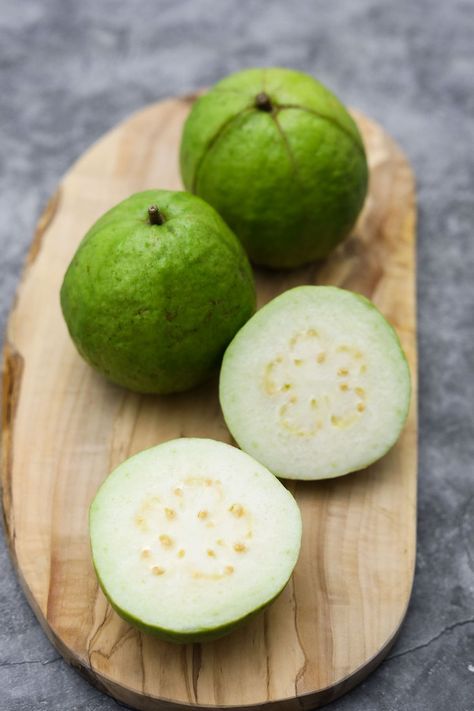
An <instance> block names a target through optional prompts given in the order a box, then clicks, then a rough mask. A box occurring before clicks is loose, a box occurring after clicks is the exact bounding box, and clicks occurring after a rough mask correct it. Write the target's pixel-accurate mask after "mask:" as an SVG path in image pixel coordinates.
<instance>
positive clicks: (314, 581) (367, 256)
mask: <svg viewBox="0 0 474 711" xmlns="http://www.w3.org/2000/svg"><path fill="white" fill-rule="evenodd" d="M192 100H193V99H192V97H190V98H186V99H181V100H170V101H164V102H162V103H159V104H156V105H153V106H150V107H149V108H146V109H144V110H143V111H141V112H139V113H138V114H136V115H134V116H132V118H130V119H129V120H128V121H126V122H125V123H123V124H122V125H120V126H119V127H118V128H117V129H115V130H113V131H112V132H111V133H109V134H107V135H106V136H105V137H104V138H103V139H102V140H100V141H99V142H98V143H97V144H95V145H94V146H93V147H92V148H91V149H90V150H89V151H88V152H87V153H86V154H85V155H84V156H83V157H82V158H81V159H80V160H79V161H78V162H77V163H76V164H75V165H74V166H73V168H72V169H71V170H70V172H69V173H68V174H67V176H66V177H65V179H64V180H63V182H62V185H61V187H60V190H59V191H58V193H57V195H56V196H55V198H54V199H53V200H52V202H51V203H50V205H49V207H48V209H47V211H46V214H45V216H44V217H43V218H42V219H41V221H40V224H39V228H38V231H37V234H36V237H35V240H34V242H33V246H32V248H31V252H30V257H29V260H28V262H27V265H26V268H25V272H24V275H23V278H22V281H21V284H20V287H19V290H18V294H17V300H16V304H15V306H14V309H13V311H12V313H11V316H10V320H9V324H8V331H7V340H6V348H5V353H4V393H3V430H2V442H3V447H2V462H3V467H2V484H3V505H4V517H5V522H6V530H7V535H8V538H9V542H10V545H11V550H12V555H13V559H14V561H15V565H16V567H17V570H18V574H19V576H20V579H21V581H22V584H23V587H24V589H25V592H26V595H27V597H28V600H29V601H30V603H31V604H32V606H33V608H34V610H35V613H36V615H37V616H38V619H39V620H40V622H41V624H42V626H43V628H44V629H45V631H46V633H47V634H48V636H49V637H50V638H51V639H52V640H53V642H54V643H55V644H56V646H57V647H58V649H60V651H61V653H62V654H63V655H64V656H65V657H66V659H67V660H68V661H69V662H70V663H72V664H74V665H75V666H77V667H78V668H79V669H80V671H82V673H84V674H85V675H86V676H87V677H88V678H89V679H90V680H91V681H92V682H93V683H94V684H96V685H97V686H99V687H100V688H102V689H103V690H105V691H107V692H108V693H110V694H112V695H114V696H115V697H116V698H118V699H120V700H122V701H124V702H126V703H128V704H130V705H132V706H135V707H136V708H139V709H144V710H153V711H154V710H156V709H168V708H170V709H171V708H176V706H182V707H184V706H186V705H189V704H191V705H198V706H201V707H203V708H206V707H222V706H237V707H242V706H249V707H252V708H256V707H259V706H262V705H266V706H272V707H273V708H274V709H278V710H280V709H281V710H285V711H287V710H290V709H300V708H303V709H310V708H315V707H316V706H319V705H322V704H324V703H327V702H328V701H330V700H332V699H334V698H336V697H337V696H339V695H340V694H342V693H344V692H345V691H347V690H348V689H350V688H351V687H352V686H354V685H355V684H356V683H357V682H358V681H360V680H361V679H362V678H364V676H366V674H367V673H368V672H369V671H370V670H371V669H372V668H374V667H375V666H376V665H377V664H378V663H379V661H380V660H381V659H382V658H383V656H384V654H385V653H386V651H387V650H388V648H389V646H390V644H391V643H392V641H393V639H394V637H395V635H396V634H397V631H398V629H399V626H400V624H401V622H402V620H403V617H404V615H405V611H406V608H407V604H408V600H409V596H410V590H411V585H412V578H413V569H414V559H415V527H416V463H417V462H416V457H417V427H416V339H415V287H414V284H415V265H414V246H415V190H414V182H413V176H412V173H411V170H410V167H409V165H408V163H407V161H406V159H405V158H404V156H403V154H402V153H401V151H400V149H399V148H398V147H397V146H396V145H395V143H394V142H393V141H392V140H391V139H390V138H389V137H388V136H387V135H386V133H384V132H383V130H382V129H381V128H380V127H379V126H377V125H376V124H375V123H374V122H372V121H370V120H369V119H367V118H365V117H363V116H362V115H359V114H355V116H356V120H357V122H358V124H359V126H360V128H361V131H362V134H363V137H364V141H365V144H366V146H367V150H368V155H369V162H370V169H371V178H370V192H369V196H368V199H367V203H366V206H365V209H364V212H363V214H362V216H361V218H360V220H359V223H358V225H357V227H356V229H355V231H354V235H353V236H352V237H350V238H349V239H348V240H347V241H346V242H345V243H344V244H343V245H342V246H341V247H340V248H339V249H338V250H337V251H336V252H335V253H334V254H333V256H332V257H331V258H330V259H328V260H327V261H326V262H324V263H320V264H315V265H312V266H310V267H307V268H304V269H299V270H296V271H292V272H286V273H282V272H265V271H258V272H256V279H257V284H258V294H259V303H260V304H263V303H265V302H266V301H268V300H269V299H270V298H272V297H273V296H275V295H276V294H278V293H281V292H282V291H284V290H285V289H288V288H290V287H292V286H296V285H298V284H308V283H317V284H336V285H339V286H343V287H346V288H349V289H353V290H356V291H359V292H361V293H363V294H365V295H367V296H369V297H370V298H372V299H373V300H374V301H375V302H376V303H377V304H378V306H379V307H380V308H381V310H382V311H383V312H384V313H385V314H386V316H388V318H389V319H390V320H391V322H392V323H393V324H394V325H395V327H396V328H397V330H398V333H399V334H400V337H401V339H402V342H403V345H404V348H405V350H406V352H407V354H408V358H409V361H410V365H411V372H412V376H413V380H414V385H415V388H414V393H415V395H414V397H413V402H412V407H411V412H410V417H409V421H408V424H407V427H406V429H405V431H404V433H403V435H402V437H401V439H400V441H399V443H398V444H397V445H396V447H395V448H394V449H393V450H392V451H391V452H390V453H389V454H388V455H387V456H386V457H385V458H384V459H383V460H381V461H380V462H379V463H377V464H376V465H374V466H372V467H370V468H369V469H367V470H365V471H363V472H360V473H357V474H354V475H350V476H346V477H343V478H341V479H338V480H329V481H326V482H313V483H311V482H292V483H290V484H288V486H289V488H290V489H291V490H292V491H293V493H294V494H295V496H296V498H297V500H298V502H299V505H300V506H301V510H302V514H303V520H304V540H303V548H302V554H301V558H300V561H299V563H298V565H297V568H296V570H295V573H294V576H293V578H292V580H291V582H290V584H289V585H288V586H287V588H286V589H285V591H284V592H283V594H282V595H281V596H280V597H279V598H278V599H277V601H276V602H275V603H274V604H273V605H272V606H271V607H270V608H269V609H268V610H267V611H266V612H265V613H264V614H262V615H260V616H259V617H257V618H255V619H254V620H253V621H252V622H251V623H250V624H248V625H247V626H246V627H244V628H242V629H241V630H238V631H236V632H235V633H233V634H232V635H230V636H229V637H227V638H224V639H222V640H219V641H216V642H213V643H208V644H203V645H192V646H191V645H188V646H184V647H179V646H173V645H170V644H167V643H164V642H160V641H158V640H156V639H153V638H152V637H149V636H146V635H144V634H141V633H139V632H137V631H136V630H134V629H133V628H131V627H130V626H129V625H127V624H126V623H125V622H123V621H122V620H121V619H120V618H119V617H118V616H117V615H116V614H115V613H114V612H113V611H112V610H111V608H110V607H109V606H108V605H107V603H106V601H105V599H104V597H103V595H102V594H101V592H100V591H99V589H98V586H97V582H96V579H95V576H94V573H93V570H92V566H91V559H90V553H89V542H88V532H87V511H88V507H89V504H90V502H91V499H92V498H93V496H94V493H95V491H96V489H97V487H98V485H99V484H100V482H101V481H102V480H103V479H104V477H105V476H106V475H107V474H108V473H109V471H110V470H111V469H113V468H114V467H115V466H116V465H117V464H118V463H119V462H121V461H122V460H123V459H124V458H125V457H127V456H129V455H131V454H133V453H135V452H137V451H138V450H140V449H143V448H144V447H148V446H151V445H154V444H157V443H158V442H161V441H164V440H167V439H170V438H173V437H178V436H191V435H192V436H205V437H214V438H217V439H221V440H224V441H230V435H229V433H228V431H227V429H226V427H225V425H224V422H223V419H222V416H221V413H220V409H219V404H218V399H217V390H216V380H214V381H213V382H210V383H207V384H206V385H204V386H202V387H200V388H198V389H196V390H194V391H193V392H191V393H188V394H183V395H178V396H172V397H170V396H168V397H161V398H160V397H146V396H139V395H135V394H133V393H128V392H126V391H124V390H121V389H120V388H118V387H115V386H113V385H110V384H108V383H106V382H105V381H104V380H103V379H102V378H101V377H99V376H98V375H97V374H96V373H94V372H93V371H92V370H91V369H89V368H88V366H86V365H85V364H84V363H83V362H82V360H81V359H80V358H79V356H78V355H77V353H76V351H75V350H74V348H73V346H72V344H71V342H70V340H69V337H68V334H67V332H66V327H65V325H64V323H63V320H62V318H61V313H60V308H59V299H58V293H59V288H60V284H61V280H62V277H63V274H64V271H65V269H66V266H67V264H68V262H69V260H70V259H71V257H72V255H73V253H74V251H75V249H76V247H77V245H78V243H79V241H80V239H81V238H82V236H83V234H84V233H85V232H86V230H87V229H88V228H89V226H90V225H91V224H92V222H93V221H94V220H96V219H97V218H98V217H99V216H100V214H101V213H102V212H103V211H104V210H106V209H108V208H109V207H111V206H112V205H113V204H114V203H116V202H118V201H119V200H121V199H123V198H125V197H127V196H128V195H129V194H130V193H132V192H135V191H138V190H144V189H148V188H153V187H163V188H171V189H176V188H180V180H179V174H178V165H177V147H178V144H179V138H180V132H181V127H182V123H183V121H184V119H185V116H186V114H187V112H188V110H189V106H190V104H191V103H192Z"/></svg>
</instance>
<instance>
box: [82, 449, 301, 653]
mask: <svg viewBox="0 0 474 711" xmlns="http://www.w3.org/2000/svg"><path fill="white" fill-rule="evenodd" d="M90 535H91V544H92V555H93V562H94V567H95V570H96V572H97V576H98V579H99V582H100V585H101V587H102V589H103V591H104V593H105V595H106V596H107V598H108V599H109V601H110V603H111V605H112V606H113V607H114V609H115V610H116V611H117V612H118V613H119V615H121V616H122V617H123V618H124V619H126V620H127V621H128V622H130V623H132V624H134V625H136V626H137V627H139V628H140V629H142V630H144V631H146V632H151V633H153V634H155V635H157V636H159V637H161V638H163V639H166V640H170V641H174V642H199V641H205V640H208V639H215V638H217V637H221V636H222V635H224V634H227V633H228V632H230V631H231V630H232V629H234V628H235V627H237V626H238V625H240V624H241V623H243V622H245V621H246V620H247V619H248V618H249V617H251V616H252V615H253V614H255V613H256V612H257V611H259V610H261V609H263V608H264V607H265V606H266V605H268V604H269V603H270V602H271V601H272V600H273V599H274V598H275V597H276V596H277V595H278V594H279V593H280V592H281V590H282V589H283V588H284V587H285V585H286V583H287V581H288V579H289V578H290V576H291V573H292V571H293V568H294V566H295V564H296V561H297V558H298V553H299V549H300V542H301V516H300V512H299V509H298V506H297V504H296V502H295V500H294V498H293V496H292V495H291V494H290V493H289V492H288V491H287V489H285V487H284V486H283V485H282V484H281V483H280V482H279V481H278V480H277V479H276V478H275V477H274V476H273V475H272V474H271V473H270V472H269V471H268V470H267V469H265V468H264V467H263V466H262V465H261V464H259V463H258V462H256V461H255V460H253V459H252V458H251V457H249V456H248V455H247V454H245V453H244V452H241V451H240V450H238V449H236V448H235V447H231V446H230V445H228V444H224V443H222V442H216V441H212V440H206V439H193V438H184V439H178V440H172V441H169V442H166V443H164V444H161V445H158V446H157V447H153V448H152V449H148V450H145V451H143V452H140V453H139V454H136V455H135V456H133V457H131V458H130V459H128V460H127V461H125V462H123V463H122V464H121V465H120V466H119V467H118V468H117V469H116V470H115V471H114V472H112V474H110V475H109V477H108V478H107V479H106V480H105V482H104V483H103V484H102V486H101V487H100V489H99V491H98V493H97V495H96V497H95V499H94V501H93V503H92V505H91V509H90Z"/></svg>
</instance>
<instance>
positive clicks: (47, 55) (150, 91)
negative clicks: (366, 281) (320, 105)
mask: <svg viewBox="0 0 474 711" xmlns="http://www.w3.org/2000/svg"><path fill="white" fill-rule="evenodd" d="M473 36H474V3H473V2H472V1H471V2H469V0H450V1H449V2H441V1H439V2H430V1H429V0H418V1H417V2H413V0H397V1H396V2H395V1H393V2H383V1H382V0H357V1H356V0H339V1H338V2H329V1H326V2H322V1H321V2H317V1H313V2H305V1H296V0H295V1H294V2H292V3H290V2H288V1H287V0H286V1H284V0H273V1H272V2H261V1H260V2H259V1H258V0H240V1H237V0H236V1H235V2H230V1H228V0H219V1H217V0H216V1H215V2H212V0H182V1H181V2H173V0H156V1H155V2H153V1H152V0H143V1H142V2H136V1H135V2H119V1H118V0H117V1H116V2H112V1H111V0H102V2H96V0H76V1H75V2H74V1H72V0H43V1H41V0H31V1H29V0H22V1H21V2H20V1H17V2H8V0H0V89H1V92H0V216H1V219H0V239H1V247H0V250H1V251H0V254H1V271H0V273H1V292H0V293H1V325H2V330H3V326H4V323H5V319H6V316H7V312H8V310H9V308H10V305H11V301H12V298H13V294H14V291H15V285H16V282H17V279H18V275H19V272H20V269H21V264H22V261H23V258H24V256H25V252H26V250H27V248H28V243H29V241H30V239H31V235H32V231H33V228H34V225H35V221H36V219H37V217H38V215H39V213H40V210H41V208H42V206H43V205H44V203H45V201H46V199H47V197H48V195H49V194H50V193H51V192H52V191H53V190H54V188H55V185H56V183H57V182H58V180H59V179H60V177H61V175H62V174H63V173H64V171H66V170H67V168H68V167H69V166H70V165H71V163H72V162H73V161H74V159H75V158H77V156H79V155H80V153H81V152H82V151H83V150H84V149H85V148H86V147H87V146H88V145H89V144H90V143H91V142H92V141H94V140H95V139H97V138H98V137H99V136H100V135H101V134H102V133H103V132H104V131H107V130H108V129H109V128H111V127H112V126H113V125H114V124H115V123H117V122H118V121H120V120H121V119H123V118H124V117H125V116H127V114H129V113H130V112H132V111H134V110H135V109H137V108H139V107H141V106H142V105H144V104H146V103H148V102H151V101H154V100H156V99H159V98H161V97H165V96H168V95H170V94H180V93H182V92H188V91H191V90H193V89H196V88H197V87H200V86H202V85H204V84H209V83H212V82H213V81H215V80H216V79H218V78H219V77H221V76H222V75H224V74H227V73H228V72H230V71H233V70H237V69H239V68H241V67H245V66H252V65H271V64H279V65H288V66H292V67H296V68H300V69H304V70H306V71H309V72H311V73H314V74H315V75H317V76H318V77H319V78H320V79H322V80H323V81H324V82H326V83H327V84H328V85H329V86H330V87H332V88H333V89H334V90H335V91H336V92H337V93H338V94H339V95H340V96H341V98H342V99H343V100H345V101H346V102H348V103H350V104H352V105H354V106H358V107H360V108H361V109H363V110H364V111H366V112H367V113H369V114H371V115H372V116H374V117H375V118H376V119H378V120H379V121H381V122H382V123H383V124H384V125H385V126H386V127H387V129H388V130H389V131H390V132H391V133H392V134H393V135H394V136H395V137H396V138H397V139H398V141H399V142H400V143H401V144H402V146H403V147H404V148H405V150H406V152H407V153H408V155H409V156H410V158H411V160H412V162H413V165H414V167H415V170H416V174H417V178H418V188H419V207H420V213H419V246H418V264H419V278H418V294H419V346H420V395H421V405H420V416H421V431H420V483H419V524H418V536H419V537H418V558H417V570H416V580H415V587H414V592H413V598H412V602H411V606H410V610H409V613H408V617H407V619H406V622H405V624H404V626H403V629H402V633H401V635H400V638H399V640H398V642H397V644H396V646H395V648H394V649H393V650H392V652H391V653H390V655H389V657H388V659H387V660H386V661H385V662H384V663H383V664H382V666H381V667H379V669H378V670H377V671H376V672H375V673H374V674H372V676H371V677H370V678H369V679H367V681H366V682H365V683H364V684H362V685H361V686H359V687H358V688H357V689H356V690H355V691H353V692H352V693H350V694H348V695H347V696H345V697H344V698H343V699H341V700H339V701H337V702H335V703H334V704H333V705H332V706H331V709H334V711H336V710H337V711H405V710H410V711H437V710H438V709H439V710H440V711H444V710H445V709H449V710H450V711H472V710H473V709H474V476H473V475H474V472H473V462H474V437H473V424H474V413H473V409H474V404H473V403H474V376H473V372H474V279H473V274H474V229H473V228H474V200H473V194H474V180H473V173H474V166H473V161H472V149H473V145H474V121H473V115H474V80H473V77H474V61H473V59H474V57H473ZM0 557H1V563H0V564H1V576H0V620H1V622H0V710H1V711H27V710H28V711H30V710H33V711H36V710H37V709H38V710H39V709H48V711H73V710H76V709H82V710H84V711H99V710H100V711H105V710H106V709H107V710H108V709H115V708H118V707H119V705H118V704H117V703H116V702H115V701H113V700H112V699H110V698H108V697H106V696H104V695H102V694H100V693H99V692H97V691H95V690H94V689H92V688H91V687H90V686H89V685H88V684H87V682H85V681H84V680H83V679H82V678H80V677H79V676H78V675H77V673H76V672H75V671H73V670H72V669H70V668H69V667H68V666H67V665H66V664H65V663H64V662H63V661H62V659H60V658H59V656H58V654H57V653H56V651H55V650H54V649H53V648H52V647H51V646H50V644H49V643H48V641H47V640H46V638H45V637H44V635H43V633H42V631H41V630H40V627H39V625H38V623H37V622H36V620H35V618H34V616H33V613H32V612H31V610H30V608H29V607H28V605H27V603H26V602H25V599H24V597H23V595H22V593H21V591H20V587H19V585H18V582H17V580H16V578H15V575H14V573H13V570H12V566H11V563H10V560H9V557H8V554H7V551H6V548H5V544H4V542H3V540H2V542H1V547H0Z"/></svg>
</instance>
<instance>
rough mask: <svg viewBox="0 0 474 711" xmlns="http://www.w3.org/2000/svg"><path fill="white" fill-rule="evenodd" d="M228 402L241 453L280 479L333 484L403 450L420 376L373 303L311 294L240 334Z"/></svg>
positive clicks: (228, 373) (340, 294) (223, 391)
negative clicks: (399, 446)
mask: <svg viewBox="0 0 474 711" xmlns="http://www.w3.org/2000/svg"><path fill="white" fill-rule="evenodd" d="M220 402H221V406H222V410H223V413H224V418H225V421H226V423H227V426H228V428H229V430H230V431H231V433H232V435H233V436H234V438H235V440H236V441H237V443H238V444H239V445H240V447H241V448H242V449H243V450H244V451H246V452H248V454H250V455H251V456H253V457H255V459H257V460H258V461H260V462H262V464H264V465H265V466H266V467H268V469H270V471H272V472H273V473H274V474H276V476H279V477H286V478H289V479H326V478H330V477H336V476H340V475H342V474H347V473H349V472H352V471H356V470H358V469H362V468H364V467H367V466H368V465H369V464H371V463H372V462H374V461H376V460H377V459H379V458H380V457H382V456H383V455H384V454H385V453H386V452H387V451H388V450H389V449H390V448H391V447H392V445H393V444H395V442H396V441H397V439H398V437H399V435H400V432H401V430H402V428H403V426H404V423H405V420H406V418H407V414H408V407H409V403H410V373H409V369H408V364H407V360H406V358H405V355H404V353H403V351H402V348H401V345H400V342H399V340H398V337H397V335H396V333H395V331H394V329H393V328H392V326H391V325H390V324H389V323H388V322H387V321H386V320H385V318H384V317H383V316H382V314H381V313H380V311H378V310H377V308H376V307H375V306H374V304H372V303H371V302H370V301H369V300H368V299H366V298H364V297H363V296H360V295H359V294H355V293H353V292H350V291H346V290H344V289H338V288H336V287H331V286H301V287H297V288H295V289H290V290H289V291H287V292H285V293H284V294H281V295H280V296H278V297H277V298H276V299H273V301H271V302H269V303H268V304H266V306H264V307H263V308H262V309H261V310H260V311H258V312H257V313H256V314H255V316H253V317H252V318H251V319H250V321H248V322H247V323H246V324H245V326H243V327H242V329H241V330H240V331H239V332H238V333H237V335H236V336H235V338H234V339H233V341H232V342H231V344H230V345H229V347H228V348H227V350H226V352H225V355H224V359H223V363H222V368H221V376H220Z"/></svg>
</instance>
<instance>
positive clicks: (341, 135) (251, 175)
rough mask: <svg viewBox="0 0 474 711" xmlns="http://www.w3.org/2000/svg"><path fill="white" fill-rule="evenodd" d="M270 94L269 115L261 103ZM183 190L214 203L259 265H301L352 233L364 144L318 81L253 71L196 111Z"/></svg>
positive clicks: (184, 154)
mask: <svg viewBox="0 0 474 711" xmlns="http://www.w3.org/2000/svg"><path fill="white" fill-rule="evenodd" d="M261 92H264V93H265V94H266V95H267V96H268V97H269V99H270V102H271V106H272V109H271V111H268V110H262V109H260V108H258V107H257V106H256V97H257V96H258V95H259V94H260V93H261ZM180 164H181V175H182V179H183V182H184V185H185V186H186V189H187V190H189V191H190V192H192V193H195V194H196V195H200V196H201V197H202V198H204V199H205V200H206V201H207V202H209V203H210V204H211V205H213V206H214V207H215V208H216V210H217V211H218V212H219V213H220V214H221V215H222V217H223V218H224V220H225V221H226V222H227V224H228V225H229V226H230V227H231V229H232V230H233V231H234V232H235V233H236V235H237V236H238V237H239V239H240V240H241V242H242V243H243V245H244V247H245V249H246V250H247V253H248V254H249V256H250V258H251V259H252V261H253V262H255V263H256V264H259V265H263V266H267V267H272V268H291V267H297V266H300V265H302V264H305V263H307V262H310V261H314V260H316V259H320V258H322V257H325V256H326V255H327V254H328V253H329V252H330V251H331V250H333V249H334V248H335V247H336V245H337V244H339V242H341V240H343V239H344V238H345V237H346V236H347V235H348V234H349V232H350V231H351V229H352V227H353V226H354V224H355V221H356V219H357V216H358V215H359V212H360V210H361V208H362V206H363V203H364V199H365V196H366V193H367V184H368V167H367V160H366V155H365V150H364V145H363V142H362V138H361V136H360V133H359V131H358V129H357V126H356V124H355V123H354V121H353V120H352V118H351V116H350V115H349V114H348V112H347V111H346V109H345V107H344V106H343V104H342V103H341V102H340V101H339V100H338V99H337V98H336V97H335V96H334V95H333V94H332V93H331V92H330V91H329V90H328V89H326V88H325V87H324V86H323V85H322V84H320V83H319V82H318V81H316V80H315V79H313V77H311V76H309V75H307V74H303V73H301V72H297V71H293V70H290V69H281V68H269V69H248V70H244V71H242V72H238V73H237V74H232V75H230V76H229V77H227V78H225V79H223V80H222V81H220V82H219V83H217V84H216V85H215V86H214V87H213V88H212V89H211V90H210V91H209V93H207V94H205V95H204V96H202V97H200V98H199V99H198V100H197V101H196V103H195V104H194V106H193V108H192V110H191V113H190V114H189V116H188V118H187V121H186V123H185V126H184V130H183V136H182V141H181V151H180Z"/></svg>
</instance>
